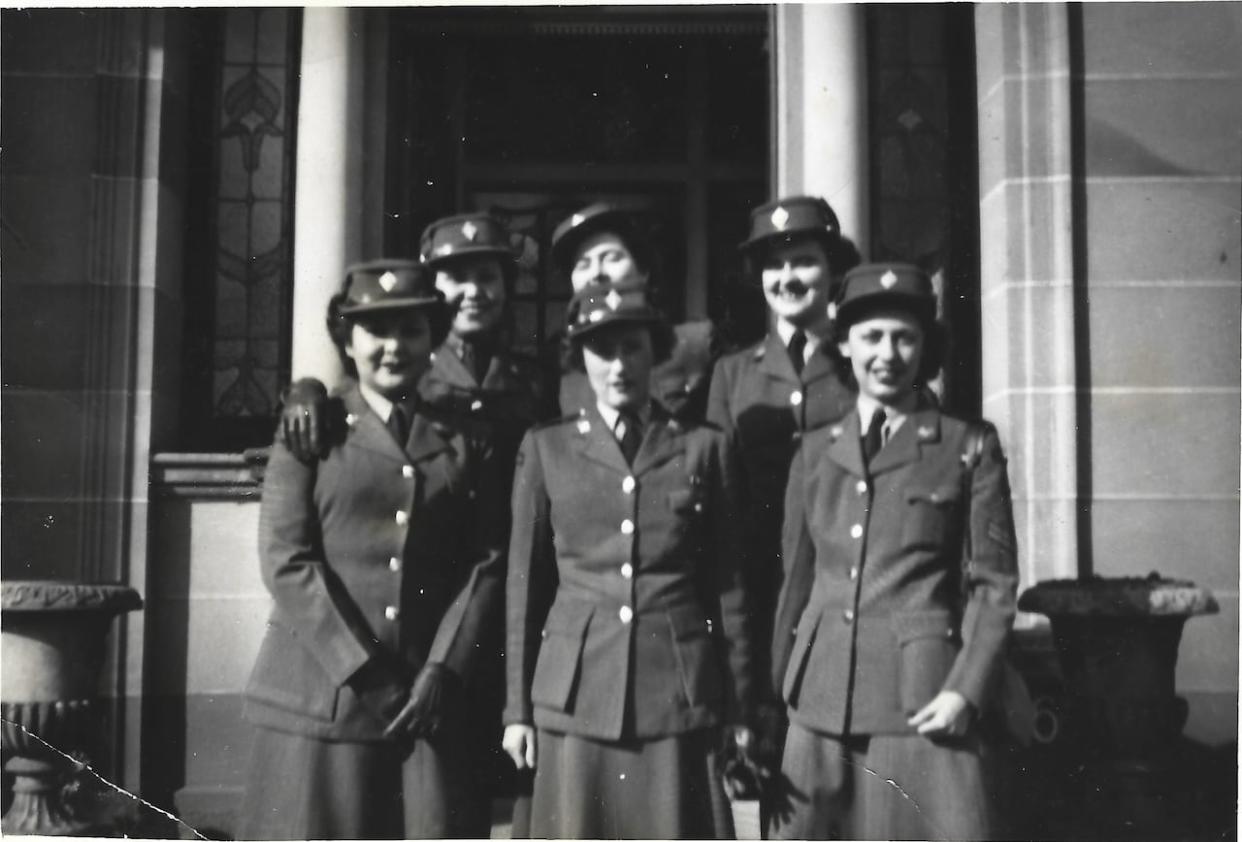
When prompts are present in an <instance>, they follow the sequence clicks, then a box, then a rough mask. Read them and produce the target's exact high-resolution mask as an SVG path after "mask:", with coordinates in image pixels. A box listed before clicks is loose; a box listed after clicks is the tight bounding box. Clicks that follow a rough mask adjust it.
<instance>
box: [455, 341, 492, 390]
mask: <svg viewBox="0 0 1242 842" xmlns="http://www.w3.org/2000/svg"><path fill="white" fill-rule="evenodd" d="M461 362H462V365H464V366H465V367H466V371H468V372H470V376H471V377H473V378H474V380H475V382H476V383H482V382H483V380H484V378H486V377H487V368H488V366H490V365H491V363H492V355H491V353H490V351H489V350H488V349H487V348H484V347H482V346H480V345H479V344H478V343H475V342H463V343H461Z"/></svg>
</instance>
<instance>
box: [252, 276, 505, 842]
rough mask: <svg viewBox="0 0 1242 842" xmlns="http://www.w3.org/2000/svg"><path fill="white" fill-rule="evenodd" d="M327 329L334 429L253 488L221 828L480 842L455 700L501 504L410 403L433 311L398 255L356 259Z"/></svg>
mask: <svg viewBox="0 0 1242 842" xmlns="http://www.w3.org/2000/svg"><path fill="white" fill-rule="evenodd" d="M327 321H328V329H329V332H330V333H331V335H332V339H333V341H334V343H335V344H336V346H337V348H338V350H339V352H340V354H341V360H342V362H343V363H344V365H345V367H346V369H347V370H348V371H349V372H350V374H351V375H352V376H351V378H350V380H349V381H348V383H347V385H346V386H345V387H344V388H343V389H342V391H341V392H340V394H339V395H337V396H336V397H335V398H333V399H332V406H333V407H339V409H340V415H341V416H342V417H343V419H344V423H343V424H342V426H341V428H340V429H339V430H336V435H334V436H333V437H332V438H330V439H328V440H327V442H326V444H327V452H326V454H324V455H323V456H321V457H320V456H314V457H312V458H309V459H306V460H300V459H298V458H297V457H296V456H295V455H294V454H293V453H291V452H290V450H289V449H288V447H287V446H286V443H285V441H284V438H283V436H282V435H278V436H277V440H276V442H275V444H274V445H273V447H272V450H271V457H270V461H269V463H268V466H267V472H266V477H265V479H264V485H263V502H262V508H261V514H260V524H259V539H260V541H259V543H260V558H261V562H262V574H263V581H264V583H265V584H266V586H267V588H268V590H269V591H270V592H271V594H272V596H273V598H274V601H275V605H274V608H273V610H272V614H271V617H270V619H269V621H268V624H267V633H266V635H265V636H264V639H263V642H262V645H261V647H260V650H259V655H258V660H257V663H256V664H255V667H254V671H253V673H252V675H251V678H250V682H249V684H248V686H247V688H246V694H245V695H246V707H245V713H246V718H247V719H248V720H249V721H250V722H251V723H253V724H254V725H256V726H257V728H256V736H255V743H254V747H253V758H252V762H251V766H250V770H249V774H248V778H247V786H246V797H245V801H244V805H243V808H242V820H241V831H240V836H241V837H242V838H249V839H332V838H344V839H355V838H363V839H375V838H393V837H405V838H429V837H442V836H471V837H477V836H486V835H487V832H488V817H487V809H486V802H485V801H482V800H481V799H480V797H479V793H478V792H477V791H476V790H475V788H474V787H473V786H472V784H471V780H470V778H469V772H470V770H469V768H468V767H467V762H466V761H465V760H464V759H463V752H462V751H461V747H462V745H463V744H464V736H463V735H464V733H465V731H466V723H465V722H463V721H462V717H461V716H460V714H459V712H458V704H457V699H456V698H455V695H456V694H457V692H459V688H460V686H461V685H462V683H463V682H464V681H466V680H468V679H469V678H470V675H471V672H472V670H473V668H474V667H475V665H476V661H477V657H478V654H477V653H478V651H479V649H478V643H479V641H480V640H482V639H484V636H485V634H486V630H487V624H488V623H489V622H494V621H496V620H497V619H498V615H499V614H500V613H501V610H502V609H501V598H502V596H503V593H502V590H501V589H502V587H503V565H502V563H501V554H500V550H501V540H502V536H500V535H499V533H498V530H497V529H496V527H495V525H494V524H495V523H496V521H497V520H498V519H500V515H501V512H502V510H501V508H500V501H499V500H498V494H497V492H498V491H499V489H498V486H497V483H496V482H495V481H494V480H491V479H489V478H488V476H487V475H486V472H481V471H478V470H476V469H475V466H474V465H472V463H471V456H470V451H469V448H468V447H467V445H466V442H465V440H464V439H463V437H462V436H461V435H460V434H458V433H457V432H456V431H455V429H454V428H453V427H452V426H450V425H448V424H446V423H443V422H442V421H439V420H436V419H435V418H434V417H433V416H432V415H430V414H429V412H428V409H427V407H426V406H425V405H424V404H423V403H421V402H420V401H419V400H418V399H417V395H416V386H417V383H418V380H419V378H420V377H421V376H422V374H423V373H424V372H425V371H426V370H427V367H428V365H429V364H430V352H431V348H432V347H433V345H434V344H435V342H436V340H438V339H439V338H442V337H443V335H444V332H445V329H446V324H447V314H446V312H445V308H444V304H443V300H442V298H441V297H440V296H439V295H438V294H437V293H436V291H435V289H434V288H433V286H432V284H431V280H430V278H429V277H428V275H427V273H426V271H425V270H424V269H423V268H422V267H421V266H419V265H418V264H416V263H412V262H409V261H381V262H375V263H369V264H362V265H358V266H354V267H352V268H351V269H350V270H349V272H348V273H347V275H346V279H345V283H344V288H343V289H342V291H341V292H340V293H339V294H338V295H336V296H335V297H334V298H333V299H332V301H331V303H330V305H329V307H328V319H327ZM480 817H481V819H480Z"/></svg>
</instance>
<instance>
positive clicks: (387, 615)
mask: <svg viewBox="0 0 1242 842" xmlns="http://www.w3.org/2000/svg"><path fill="white" fill-rule="evenodd" d="M400 616H401V609H400V608H398V607H397V606H395V605H389V606H387V607H386V608H384V619H385V620H396V619H397V618H398V617H400Z"/></svg>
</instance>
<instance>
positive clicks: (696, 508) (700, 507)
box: [694, 503, 703, 513]
mask: <svg viewBox="0 0 1242 842" xmlns="http://www.w3.org/2000/svg"><path fill="white" fill-rule="evenodd" d="M694 511H695V512H698V513H701V512H702V511H703V504H702V503H695V504H694Z"/></svg>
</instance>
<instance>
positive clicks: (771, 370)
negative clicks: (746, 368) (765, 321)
mask: <svg viewBox="0 0 1242 842" xmlns="http://www.w3.org/2000/svg"><path fill="white" fill-rule="evenodd" d="M759 370H760V371H762V372H764V373H765V374H767V375H768V376H769V377H775V378H776V379H777V380H784V381H786V382H787V383H793V384H795V385H797V384H800V383H801V382H802V381H801V380H799V379H798V373H797V372H795V371H794V367H793V363H791V362H790V361H789V349H788V348H786V347H785V344H784V343H783V342H781V336H780V334H779V333H777V332H776V331H775V330H771V331H769V332H768V339H767V342H766V343H764V346H763V359H761V360H760V361H759Z"/></svg>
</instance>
